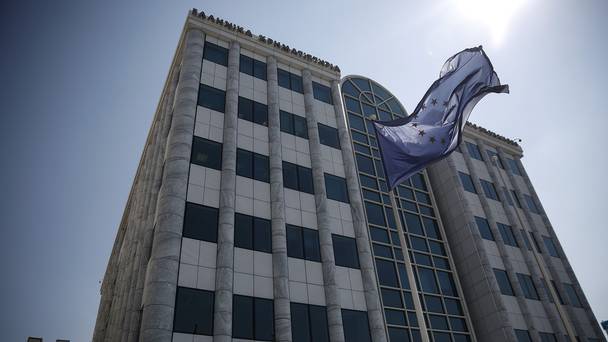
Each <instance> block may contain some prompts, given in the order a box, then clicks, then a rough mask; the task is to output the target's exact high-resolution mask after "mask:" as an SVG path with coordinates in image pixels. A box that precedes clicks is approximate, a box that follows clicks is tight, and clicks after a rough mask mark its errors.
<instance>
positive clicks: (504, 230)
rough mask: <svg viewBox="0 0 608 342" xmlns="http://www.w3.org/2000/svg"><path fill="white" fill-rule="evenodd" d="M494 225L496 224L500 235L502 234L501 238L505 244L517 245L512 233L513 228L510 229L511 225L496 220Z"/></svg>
mask: <svg viewBox="0 0 608 342" xmlns="http://www.w3.org/2000/svg"><path fill="white" fill-rule="evenodd" d="M496 225H497V226H498V231H499V232H500V236H502V240H503V241H504V243H505V245H509V246H513V247H519V245H518V244H517V240H516V239H515V235H513V229H511V226H507V225H506V224H502V223H498V222H496Z"/></svg>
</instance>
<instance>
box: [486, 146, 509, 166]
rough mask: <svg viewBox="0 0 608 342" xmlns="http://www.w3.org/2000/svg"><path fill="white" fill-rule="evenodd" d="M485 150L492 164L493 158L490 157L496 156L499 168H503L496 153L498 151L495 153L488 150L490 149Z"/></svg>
mask: <svg viewBox="0 0 608 342" xmlns="http://www.w3.org/2000/svg"><path fill="white" fill-rule="evenodd" d="M487 152H488V157H490V161H491V162H492V164H494V159H493V158H492V157H494V156H496V161H497V163H498V166H499V167H500V168H501V169H504V168H505V166H504V165H503V163H502V159H500V156H499V155H498V153H496V152H494V151H490V150H488V151H487Z"/></svg>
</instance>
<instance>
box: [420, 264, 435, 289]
mask: <svg viewBox="0 0 608 342" xmlns="http://www.w3.org/2000/svg"><path fill="white" fill-rule="evenodd" d="M418 277H419V278H420V287H421V288H422V291H424V292H428V293H439V288H438V287H437V281H436V280H435V274H434V273H433V270H430V269H428V268H424V267H418Z"/></svg>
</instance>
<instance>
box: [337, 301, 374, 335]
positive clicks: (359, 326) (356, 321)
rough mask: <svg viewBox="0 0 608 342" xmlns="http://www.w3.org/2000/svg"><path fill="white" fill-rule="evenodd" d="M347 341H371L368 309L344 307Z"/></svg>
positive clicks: (343, 314) (343, 317)
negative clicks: (356, 309)
mask: <svg viewBox="0 0 608 342" xmlns="http://www.w3.org/2000/svg"><path fill="white" fill-rule="evenodd" d="M342 324H343V326H344V341H345V342H371V340H372V339H371V336H370V333H369V323H368V321H367V312H366V311H355V310H347V309H342Z"/></svg>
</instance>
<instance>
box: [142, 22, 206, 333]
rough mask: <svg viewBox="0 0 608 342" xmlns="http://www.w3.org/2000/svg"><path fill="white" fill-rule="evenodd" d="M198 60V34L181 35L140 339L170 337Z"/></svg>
mask: <svg viewBox="0 0 608 342" xmlns="http://www.w3.org/2000/svg"><path fill="white" fill-rule="evenodd" d="M202 59H203V34H202V32H201V31H200V30H197V29H189V30H188V31H187V32H186V35H185V41H184V52H183V59H182V68H181V71H180V77H179V82H178V86H177V91H176V104H175V109H174V112H173V118H172V121H171V128H170V130H169V136H168V138H167V147H166V152H165V158H164V171H163V177H162V185H161V188H160V191H159V195H158V203H157V211H156V224H155V228H154V241H153V244H152V251H151V256H150V260H149V263H148V267H147V270H146V280H145V286H144V291H143V295H142V296H143V299H142V301H143V313H142V319H141V330H140V336H139V338H140V340H142V341H167V342H169V341H171V338H172V331H173V315H174V309H175V293H176V289H177V273H178V269H179V257H180V248H181V238H182V230H183V216H184V208H185V205H186V190H187V186H188V184H187V183H188V172H189V167H190V152H191V148H192V135H193V132H194V118H195V115H196V102H197V98H198V88H199V83H200V71H201V64H202Z"/></svg>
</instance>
